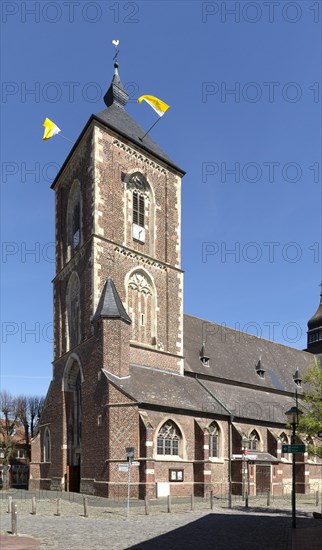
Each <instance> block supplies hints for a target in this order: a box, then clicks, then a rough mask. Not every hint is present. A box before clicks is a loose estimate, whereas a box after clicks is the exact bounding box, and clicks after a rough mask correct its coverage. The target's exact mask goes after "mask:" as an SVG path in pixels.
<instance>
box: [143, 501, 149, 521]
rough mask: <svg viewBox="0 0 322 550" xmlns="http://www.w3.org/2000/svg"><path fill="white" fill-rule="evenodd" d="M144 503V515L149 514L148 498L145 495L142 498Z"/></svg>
mask: <svg viewBox="0 0 322 550" xmlns="http://www.w3.org/2000/svg"><path fill="white" fill-rule="evenodd" d="M144 505H145V515H146V516H148V515H149V499H148V497H147V496H145V498H144Z"/></svg>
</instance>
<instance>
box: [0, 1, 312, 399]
mask: <svg viewBox="0 0 322 550" xmlns="http://www.w3.org/2000/svg"><path fill="white" fill-rule="evenodd" d="M273 4H274V5H273ZM273 4H272V3H271V2H262V1H254V2H244V1H240V2H238V1H236V2H223V1H222V2H220V1H218V2H200V1H198V2H194V1H189V2H181V1H178V2H175V1H174V2H167V1H166V2H155V1H154V2H149V1H144V2H107V1H106V2H86V1H79V2H55V3H54V2H33V1H29V2H5V1H4V2H2V5H1V9H2V11H1V25H2V39H1V40H2V48H1V51H2V58H1V66H2V95H1V111H2V117H1V119H2V134H1V137H2V139H1V167H2V184H1V230H2V256H1V260H2V262H1V267H2V285H1V288H2V310H1V314H2V320H1V329H2V361H1V372H2V378H1V386H2V388H7V389H9V390H10V391H12V392H13V393H21V392H24V393H30V394H33V393H40V394H42V393H45V392H46V390H47V387H48V383H49V381H50V378H51V372H52V367H51V361H52V332H51V322H52V285H51V279H52V278H53V276H54V263H53V240H54V193H53V191H52V190H51V189H50V185H51V182H52V180H53V178H54V176H55V174H56V173H57V171H58V168H59V166H61V164H62V163H63V161H64V159H65V157H66V156H67V154H68V152H69V150H70V147H71V145H72V144H71V143H69V142H68V141H67V140H64V139H62V138H61V137H58V136H57V137H55V138H53V139H52V140H50V141H48V142H43V141H42V134H43V128H42V123H43V120H44V118H45V117H46V116H47V117H49V118H51V119H52V120H54V121H55V122H56V124H57V125H58V126H59V127H60V128H61V129H62V134H64V135H65V136H66V137H68V138H70V139H71V140H72V141H74V140H75V139H76V138H77V137H78V135H79V134H80V132H81V130H82V128H83V126H84V125H85V123H86V121H87V120H88V118H89V116H90V115H91V114H92V113H95V112H98V111H100V110H101V109H102V108H103V107H104V103H103V96H104V93H105V91H106V90H107V88H108V86H109V84H110V81H111V78H112V74H113V61H112V58H113V46H112V44H111V41H112V39H114V38H118V39H119V40H120V57H119V62H120V75H121V78H122V81H123V83H124V85H125V86H126V87H127V89H128V91H129V93H130V97H131V101H130V102H129V104H128V106H127V110H128V112H129V113H130V114H131V116H133V118H135V119H136V121H137V122H138V123H139V124H140V125H141V126H142V127H143V128H146V129H148V128H149V127H150V125H151V124H152V123H153V122H154V120H155V114H154V112H153V111H152V110H151V109H149V107H148V106H147V105H146V104H145V105H144V104H141V105H140V106H139V105H138V104H136V102H135V99H136V98H137V97H139V95H142V94H152V95H156V96H157V97H160V98H161V99H163V100H164V101H166V102H167V103H169V104H170V106H171V109H170V110H169V112H168V113H167V114H166V116H165V117H164V118H163V119H162V120H161V121H160V122H159V124H158V125H157V126H156V127H155V129H153V131H152V132H151V136H152V137H153V138H154V139H155V140H156V141H157V142H158V143H159V144H160V145H161V146H162V147H163V149H164V150H165V151H166V152H167V153H168V154H169V156H170V157H171V158H172V159H173V160H174V161H175V162H176V163H177V164H179V166H181V167H182V168H184V169H185V170H186V172H187V175H186V176H185V177H184V179H183V186H182V267H183V269H184V270H185V293H184V294H185V312H187V313H191V314H193V315H196V316H199V317H202V318H204V319H207V320H211V321H215V322H218V323H223V324H226V325H227V326H231V327H233V328H238V329H242V330H245V331H246V332H249V333H252V334H257V335H259V336H263V337H264V338H270V339H274V340H275V341H276V342H280V343H282V344H285V345H291V346H295V347H298V348H304V347H305V346H306V323H307V320H308V318H309V317H310V316H311V315H312V314H313V313H314V311H315V309H316V308H317V306H318V301H319V286H318V285H319V282H320V279H321V176H320V171H321V158H320V151H321V17H322V14H321V8H322V5H321V2H308V1H298V2H284V1H277V2H274V3H273ZM232 250H233V251H235V252H234V253H230V252H229V251H232ZM28 251H33V252H32V253H28Z"/></svg>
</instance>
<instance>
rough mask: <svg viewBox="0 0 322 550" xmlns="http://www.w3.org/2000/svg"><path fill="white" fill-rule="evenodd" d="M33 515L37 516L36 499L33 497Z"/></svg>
mask: <svg viewBox="0 0 322 550" xmlns="http://www.w3.org/2000/svg"><path fill="white" fill-rule="evenodd" d="M31 513H32V515H33V516H35V515H36V497H32V499H31Z"/></svg>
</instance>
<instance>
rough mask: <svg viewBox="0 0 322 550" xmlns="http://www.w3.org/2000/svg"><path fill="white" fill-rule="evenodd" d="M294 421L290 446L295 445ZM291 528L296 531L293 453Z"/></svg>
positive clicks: (293, 462) (293, 463)
mask: <svg viewBox="0 0 322 550" xmlns="http://www.w3.org/2000/svg"><path fill="white" fill-rule="evenodd" d="M295 426H296V425H295V421H294V422H293V424H292V428H293V431H292V445H294V444H295ZM292 527H293V529H296V463H295V453H294V452H293V453H292Z"/></svg>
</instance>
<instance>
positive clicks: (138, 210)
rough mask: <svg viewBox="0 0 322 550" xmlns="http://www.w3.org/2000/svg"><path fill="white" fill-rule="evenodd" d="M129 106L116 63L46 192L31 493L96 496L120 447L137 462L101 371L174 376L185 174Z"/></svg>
mask: <svg viewBox="0 0 322 550" xmlns="http://www.w3.org/2000/svg"><path fill="white" fill-rule="evenodd" d="M127 101H128V94H127V92H126V90H125V88H124V87H123V85H122V82H121V80H120V77H119V74H118V63H117V62H116V63H115V64H114V76H113V79H112V83H111V85H110V87H109V89H108V91H107V93H106V94H105V97H104V102H105V104H106V108H105V109H104V110H102V111H101V112H99V113H98V114H95V115H92V116H91V117H90V119H89V120H88V122H87V124H86V126H85V127H84V129H83V131H82V133H81V135H80V136H79V138H78V139H77V141H76V143H75V145H74V146H73V148H72V150H71V152H70V154H69V155H68V157H67V159H66V161H65V163H64V164H63V166H62V168H61V170H60V172H59V173H58V175H57V177H56V179H55V181H54V183H53V185H52V188H53V189H54V191H55V197H56V201H55V203H56V275H55V278H54V281H53V285H54V361H53V379H52V382H51V385H50V388H49V391H48V394H47V398H46V405H45V409H44V412H43V415H42V418H41V424H40V426H39V434H38V436H37V438H36V440H35V441H34V443H33V463H32V464H31V484H30V486H31V488H32V487H43V488H51V489H61V488H63V489H67V490H86V491H87V492H96V493H101V494H104V495H106V494H107V489H106V487H105V486H104V489H102V490H100V489H98V488H97V486H95V487H94V485H93V484H94V481H93V480H94V479H95V480H97V483H101V484H104V483H109V482H110V480H111V477H112V475H113V471H114V470H113V462H115V461H119V460H121V461H122V460H123V461H124V458H125V457H124V452H125V451H124V449H125V446H133V447H135V449H136V456H137V453H138V447H139V445H140V443H139V436H138V433H139V432H138V422H139V419H138V414H137V410H136V408H135V404H133V403H132V402H131V400H130V399H126V398H125V397H124V396H123V395H122V396H121V395H120V394H119V393H118V392H117V390H116V389H115V388H114V387H113V386H112V385H111V384H109V383H108V381H107V379H106V377H104V376H102V369H104V371H105V372H107V373H108V374H110V375H114V376H116V377H118V378H123V377H128V376H129V368H130V365H141V366H143V367H145V366H146V367H150V368H153V369H158V370H164V371H167V372H173V373H176V374H179V375H182V374H183V334H182V327H183V311H182V310H183V273H182V270H181V263H180V262H181V258H180V254H181V234H180V232H181V177H182V176H183V174H184V172H183V171H182V170H181V169H180V168H179V167H178V166H176V165H175V163H174V162H173V161H172V160H171V159H170V158H169V157H168V156H167V155H166V153H165V152H164V151H163V150H162V149H161V148H160V147H159V146H158V145H157V144H156V143H155V142H154V141H153V140H152V139H151V138H150V136H149V135H147V136H144V134H145V131H144V130H143V129H142V128H140V126H139V125H138V124H137V123H136V122H135V121H134V120H133V119H132V118H131V117H130V116H129V114H128V113H127V112H126V110H125V106H126V104H127ZM117 406H119V408H118V410H117V414H116V412H115V411H116V407H117ZM122 407H123V409H122ZM34 457H37V458H38V459H39V461H38V462H37V459H35V458H34ZM102 487H103V485H102Z"/></svg>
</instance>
